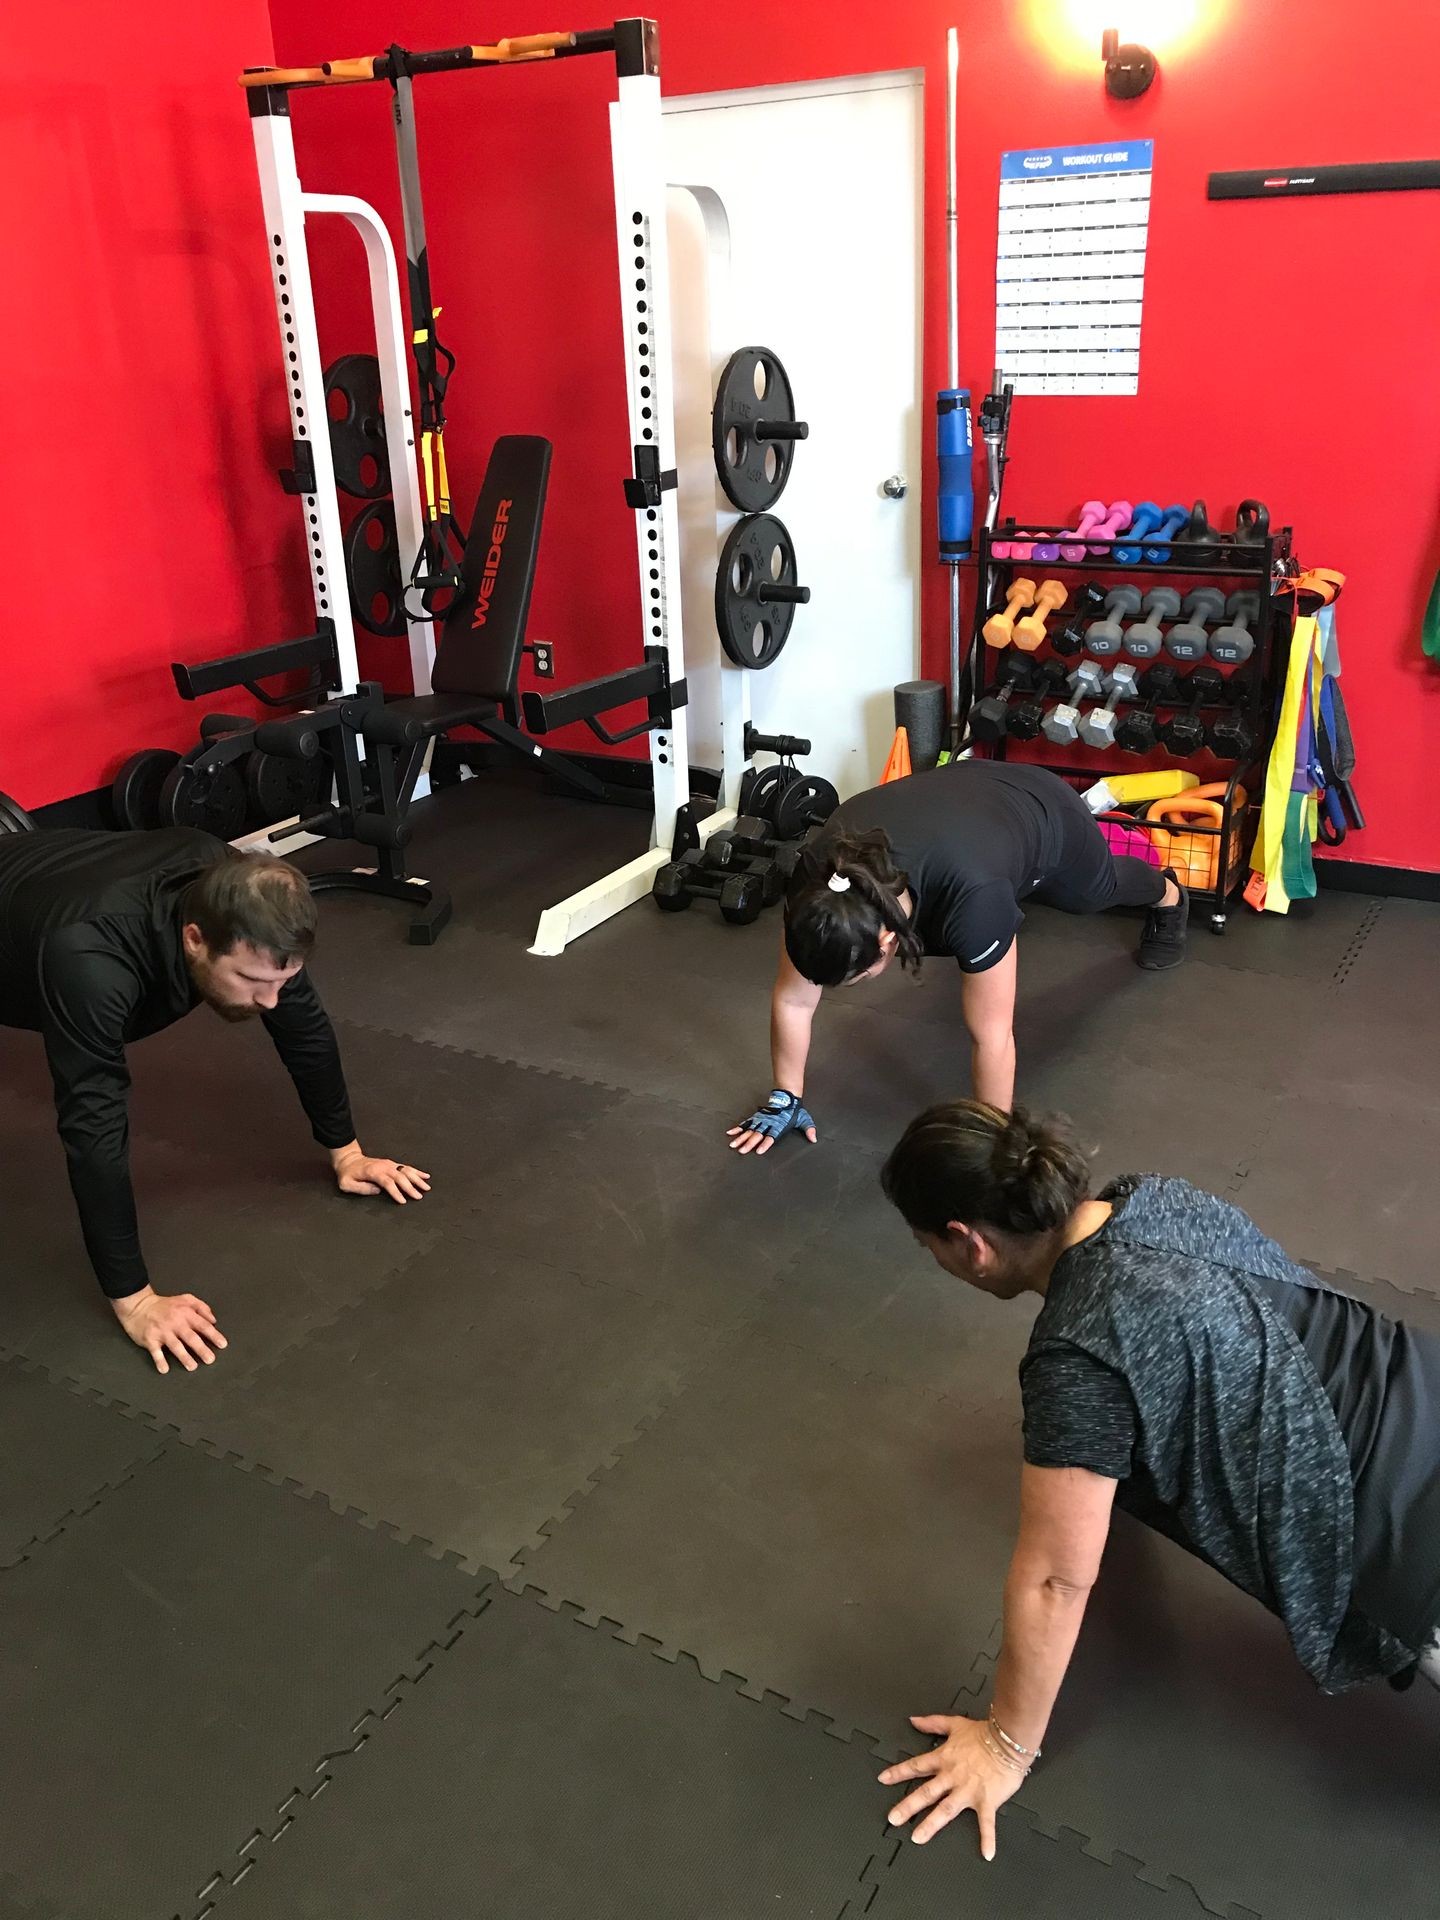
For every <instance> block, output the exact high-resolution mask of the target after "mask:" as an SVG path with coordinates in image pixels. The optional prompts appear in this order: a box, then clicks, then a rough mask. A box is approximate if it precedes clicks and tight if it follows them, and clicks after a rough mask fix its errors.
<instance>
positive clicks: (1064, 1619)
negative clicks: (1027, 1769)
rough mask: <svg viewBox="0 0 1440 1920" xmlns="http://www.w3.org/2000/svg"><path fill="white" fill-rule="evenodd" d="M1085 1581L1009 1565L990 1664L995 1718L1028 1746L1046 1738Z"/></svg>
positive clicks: (1082, 1614)
mask: <svg viewBox="0 0 1440 1920" xmlns="http://www.w3.org/2000/svg"><path fill="white" fill-rule="evenodd" d="M1089 1597H1090V1590H1089V1588H1088V1587H1073V1586H1066V1585H1064V1584H1062V1583H1060V1582H1057V1581H1054V1580H1047V1579H1044V1578H1042V1577H1040V1576H1038V1575H1037V1574H1036V1573H1035V1572H1033V1571H1032V1570H1030V1569H1028V1568H1024V1567H1016V1566H1012V1567H1011V1569H1010V1575H1009V1578H1008V1579H1007V1580H1006V1582H1005V1629H1004V1640H1003V1643H1002V1645H1001V1648H1000V1658H999V1661H998V1662H997V1663H996V1667H995V1692H994V1708H995V1718H996V1719H997V1720H998V1721H999V1722H1000V1725H1001V1726H1002V1727H1003V1728H1004V1729H1005V1731H1006V1733H1008V1734H1009V1735H1010V1736H1011V1738H1012V1739H1015V1740H1018V1741H1019V1742H1020V1744H1021V1745H1022V1746H1025V1747H1029V1748H1031V1749H1032V1750H1033V1749H1034V1748H1037V1747H1038V1746H1039V1745H1040V1743H1041V1742H1042V1741H1043V1740H1044V1738H1045V1729H1046V1728H1047V1727H1048V1726H1049V1724H1050V1715H1051V1713H1052V1712H1053V1711H1054V1707H1055V1699H1056V1696H1057V1695H1058V1693H1059V1691H1060V1683H1061V1681H1062V1680H1063V1679H1064V1678H1065V1670H1066V1668H1067V1667H1068V1666H1069V1665H1070V1656H1071V1654H1073V1653H1074V1651H1075V1640H1076V1636H1077V1635H1078V1634H1079V1632H1080V1622H1081V1621H1082V1620H1083V1619H1084V1618H1085V1604H1086V1602H1087V1600H1088V1599H1089Z"/></svg>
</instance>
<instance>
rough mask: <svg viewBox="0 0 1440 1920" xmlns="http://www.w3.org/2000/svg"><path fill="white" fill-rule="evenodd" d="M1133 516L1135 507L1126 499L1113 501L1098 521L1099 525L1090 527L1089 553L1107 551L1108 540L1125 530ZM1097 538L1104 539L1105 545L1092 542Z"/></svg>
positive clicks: (1103, 552)
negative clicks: (1098, 545)
mask: <svg viewBox="0 0 1440 1920" xmlns="http://www.w3.org/2000/svg"><path fill="white" fill-rule="evenodd" d="M1134 518H1135V509H1134V507H1132V506H1131V504H1130V502H1129V501H1128V500H1116V501H1114V502H1113V504H1112V505H1111V508H1110V511H1109V512H1108V513H1107V514H1106V516H1105V518H1104V519H1103V520H1102V521H1101V522H1100V524H1099V526H1098V527H1092V528H1091V529H1090V541H1091V546H1090V551H1091V553H1096V554H1105V553H1108V551H1109V542H1110V541H1112V540H1114V539H1116V538H1118V536H1119V535H1120V534H1122V533H1123V532H1124V531H1125V529H1126V528H1127V527H1128V526H1129V524H1130V522H1131V521H1132V520H1133V519H1134ZM1097 540H1103V541H1105V542H1106V545H1105V546H1103V547H1097V546H1096V545H1095V544H1094V542H1095V541H1097Z"/></svg>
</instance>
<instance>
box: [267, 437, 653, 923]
mask: <svg viewBox="0 0 1440 1920" xmlns="http://www.w3.org/2000/svg"><path fill="white" fill-rule="evenodd" d="M550 451H551V449H550V442H549V441H548V440H543V439H541V438H539V437H538V436H537V435H533V434H506V435H504V436H502V437H501V438H500V439H499V440H497V441H496V442H495V446H494V450H493V451H492V453H491V456H490V463H489V465H488V467H487V468H486V472H485V481H484V485H483V486H482V488H481V491H480V498H479V501H478V503H477V505H476V508H475V515H474V518H473V520H472V521H471V525H470V534H469V538H468V540H467V542H466V547H465V557H464V562H463V566H462V569H461V584H460V589H459V591H458V593H457V594H456V596H455V599H454V600H453V602H452V603H451V605H450V607H449V609H448V611H447V612H446V614H445V618H444V625H443V627H442V630H441V634H440V638H439V642H438V645H437V647H436V650H435V665H434V668H433V670H432V673H431V688H432V691H431V692H430V693H428V694H418V695H413V696H411V697H409V698H401V699H392V700H386V699H384V697H383V695H382V694H381V690H380V689H379V687H378V686H376V685H373V684H370V683H366V684H365V685H362V686H361V687H360V688H359V690H358V691H357V692H356V693H355V694H354V695H352V696H345V697H342V698H341V699H339V700H337V701H335V702H333V703H332V704H331V705H330V706H327V707H321V708H319V709H317V710H314V711H312V712H310V713H308V714H297V715H295V716H294V717H293V719H289V720H278V721H271V722H270V723H269V724H268V726H267V729H266V732H267V742H266V745H267V751H271V752H280V753H285V752H287V751H293V753H294V755H295V757H301V758H303V757H308V756H309V755H312V754H313V753H314V752H315V750H316V748H315V744H314V742H315V739H316V736H317V732H318V734H319V737H320V739H321V741H322V743H323V744H324V747H325V750H326V751H327V752H328V753H329V754H330V755H331V757H332V760H333V767H334V775H335V789H336V797H335V804H334V805H332V806H329V807H326V808H324V809H322V810H321V811H320V812H318V813H316V814H313V815H311V816H310V817H309V818H306V819H303V820H301V821H299V822H298V824H297V826H293V827H286V828H280V829H277V830H276V832H275V833H274V834H272V836H271V837H272V839H275V840H283V839H286V838H288V837H290V836H291V835H292V834H294V833H296V832H297V831H298V832H306V833H313V834H319V835H322V836H324V837H327V838H332V839H338V840H354V841H358V842H360V843H361V844H362V845H365V846H370V847H373V848H374V849H375V850H376V855H377V865H376V867H375V869H374V870H368V869H367V870H349V869H336V870H333V871H326V872H320V873H315V874H312V875H311V876H310V883H311V886H312V888H313V889H314V891H316V892H317V893H320V892H325V891H334V890H342V889H343V890H345V891H348V892H359V893H372V894H378V895H381V896H383V897H385V898H389V899H398V900H407V901H409V902H410V903H411V904H412V905H414V906H415V907H416V908H417V912H416V915H415V918H414V919H413V921H412V922H411V926H410V931H409V937H410V939H411V941H412V942H413V943H415V944H417V945H429V944H430V943H431V942H433V941H434V940H435V939H437V938H438V937H439V934H440V932H441V930H442V929H443V927H444V926H445V923H446V922H447V921H448V920H449V918H450V912H451V906H450V898H449V895H448V894H447V893H446V891H445V890H444V888H443V887H441V886H439V885H437V884H436V883H435V882H433V881H425V880H419V879H417V878H415V877H414V876H413V875H411V874H409V873H407V871H406V867H405V849H406V846H407V844H408V842H409V840H410V837H411V825H410V819H409V813H410V806H411V802H412V800H413V798H414V793H415V787H416V783H417V782H418V780H419V778H420V775H421V773H422V772H423V771H424V768H425V763H426V758H427V756H428V755H430V754H431V752H432V750H435V749H436V746H437V743H440V742H449V741H450V736H452V735H453V734H454V733H456V732H457V731H463V730H466V729H469V730H471V731H473V732H475V733H478V734H479V735H480V736H481V738H482V740H483V741H484V742H486V743H489V744H493V745H495V746H499V747H501V748H504V749H507V750H509V751H511V752H514V753H516V754H518V755H520V756H522V757H523V758H524V759H525V760H527V761H529V762H531V763H532V764H533V763H535V762H539V764H540V765H541V766H542V767H543V769H544V771H545V772H546V773H547V774H549V775H550V776H551V778H553V779H554V780H556V781H557V782H559V783H560V784H561V785H563V786H564V787H566V788H568V789H569V790H570V791H572V792H574V793H576V794H579V795H581V796H583V797H584V798H587V799H591V800H604V801H610V802H612V803H615V804H623V805H634V804H635V800H636V797H637V796H636V790H635V789H634V788H633V787H629V786H625V785H622V784H618V783H617V784H612V783H610V782H607V781H605V780H603V779H601V778H600V776H599V775H598V774H596V773H594V772H592V771H591V770H590V769H589V768H587V767H584V766H581V765H579V764H578V763H577V762H575V761H574V760H572V759H571V758H570V757H569V756H567V755H565V754H563V753H559V752H557V751H556V750H555V749H554V748H551V747H544V746H541V745H540V744H539V743H538V740H537V739H536V738H533V737H532V736H543V735H544V734H546V733H548V732H551V731H553V730H555V729H556V728H559V727H562V726H568V725H570V724H572V723H574V722H577V721H583V722H584V724H585V725H586V726H587V727H589V729H590V731H591V732H592V733H594V734H595V736H596V737H597V738H598V739H600V740H602V741H604V742H605V744H606V745H609V746H614V745H618V744H619V743H620V742H622V741H624V740H629V739H633V738H635V737H636V736H637V735H639V734H642V733H648V732H649V731H651V730H652V729H653V728H655V727H666V726H669V725H670V724H671V720H672V715H673V712H674V709H675V708H676V707H678V706H682V705H683V704H684V700H685V689H684V684H683V682H682V683H681V684H680V685H679V686H678V687H675V686H672V685H671V684H670V681H669V677H668V674H667V672H666V666H665V654H664V650H663V649H661V648H652V649H647V653H646V659H645V662H644V664H643V665H641V666H638V667H632V668H627V669H625V670H624V671H622V672H619V673H610V674H605V675H603V676H601V677H600V678H599V679H596V680H591V681H587V682H585V683H583V684H582V685H579V686H574V687H567V688H564V689H562V690H561V691H559V692H557V693H553V694H542V693H534V692H532V693H527V694H525V696H524V699H523V703H522V701H521V699H520V696H519V694H518V690H517V689H518V681H519V675H520V661H521V658H522V655H523V654H524V653H525V652H526V651H527V646H526V641H525V627H526V622H527V620H528V618H529V613H530V593H531V587H532V585H533V583H534V578H535V564H536V560H537V557H538V554H539V548H540V529H541V523H542V521H543V518H544V512H545V494H546V488H547V484H548V481H549V474H550ZM638 700H644V701H645V703H646V715H645V718H644V720H642V721H640V722H639V723H638V724H636V725H634V726H631V727H628V728H626V729H624V730H622V731H619V732H615V731H612V730H611V729H609V728H608V727H607V726H606V725H605V723H604V721H603V720H602V719H601V718H600V716H601V715H602V714H605V713H608V712H611V711H613V710H615V709H616V708H619V707H622V706H626V705H628V704H629V703H630V702H632V701H638ZM522 705H523V719H524V725H525V728H526V729H528V731H522V730H521V717H522ZM287 738H289V739H292V740H293V748H287V746H286V740H287ZM362 742H363V753H362V751H361V743H362ZM464 757H465V756H464V750H463V748H461V749H460V750H459V759H460V760H461V761H462V762H463V760H464Z"/></svg>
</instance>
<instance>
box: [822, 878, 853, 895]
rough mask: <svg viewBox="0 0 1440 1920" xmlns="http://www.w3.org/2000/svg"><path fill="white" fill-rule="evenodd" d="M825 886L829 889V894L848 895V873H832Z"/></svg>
mask: <svg viewBox="0 0 1440 1920" xmlns="http://www.w3.org/2000/svg"><path fill="white" fill-rule="evenodd" d="M825 884H826V886H827V887H829V889H830V891H831V893H848V892H849V891H850V876H849V874H848V873H832V874H831V876H830V878H829V879H828V880H827V881H826V882H825Z"/></svg>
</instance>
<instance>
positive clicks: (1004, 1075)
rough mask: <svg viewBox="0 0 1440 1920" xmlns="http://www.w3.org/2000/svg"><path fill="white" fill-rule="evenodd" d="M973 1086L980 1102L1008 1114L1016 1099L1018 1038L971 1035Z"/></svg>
mask: <svg viewBox="0 0 1440 1920" xmlns="http://www.w3.org/2000/svg"><path fill="white" fill-rule="evenodd" d="M970 1084H971V1087H972V1089H973V1091H974V1095H975V1098H976V1099H977V1100H983V1101H985V1102H986V1104H987V1105H988V1106H992V1107H999V1109H1000V1111H1001V1112H1002V1113H1008V1112H1009V1111H1010V1108H1011V1106H1012V1104H1013V1103H1014V1099H1015V1035H1014V1033H1013V1032H1012V1031H1011V1030H1010V1029H1009V1028H1008V1027H1007V1028H1006V1029H1005V1031H1004V1033H1003V1034H995V1033H992V1032H986V1033H982V1034H980V1035H978V1036H976V1035H973V1034H972V1035H971V1039H970Z"/></svg>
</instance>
